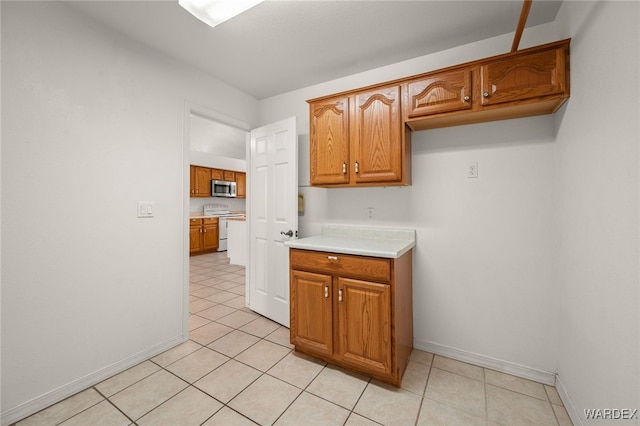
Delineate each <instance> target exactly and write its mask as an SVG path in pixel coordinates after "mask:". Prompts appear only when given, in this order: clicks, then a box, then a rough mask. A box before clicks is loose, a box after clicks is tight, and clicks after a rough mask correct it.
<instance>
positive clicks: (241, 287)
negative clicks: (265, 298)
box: [227, 284, 247, 295]
mask: <svg viewBox="0 0 640 426" xmlns="http://www.w3.org/2000/svg"><path fill="white" fill-rule="evenodd" d="M227 291H229V292H231V293H235V294H241V295H244V294H245V293H246V291H247V288H246V286H245V285H244V284H242V285H239V286H236V287H231V288H229V289H228V290H227Z"/></svg>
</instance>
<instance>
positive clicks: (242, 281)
mask: <svg viewBox="0 0 640 426" xmlns="http://www.w3.org/2000/svg"><path fill="white" fill-rule="evenodd" d="M229 281H233V282H234V283H237V284H242V286H243V287H244V286H245V285H246V282H247V278H246V277H245V276H244V275H240V276H238V277H236V278H234V279H232V280H229Z"/></svg>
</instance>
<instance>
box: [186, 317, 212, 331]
mask: <svg viewBox="0 0 640 426" xmlns="http://www.w3.org/2000/svg"><path fill="white" fill-rule="evenodd" d="M210 322H211V320H208V319H206V318H202V317H199V316H198V315H189V331H193V330H195V329H196V328H200V327H202V326H203V325H207V324H209V323H210Z"/></svg>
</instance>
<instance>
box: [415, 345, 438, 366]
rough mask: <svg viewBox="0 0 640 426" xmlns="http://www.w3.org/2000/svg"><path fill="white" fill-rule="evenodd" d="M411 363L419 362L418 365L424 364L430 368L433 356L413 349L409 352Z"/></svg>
mask: <svg viewBox="0 0 640 426" xmlns="http://www.w3.org/2000/svg"><path fill="white" fill-rule="evenodd" d="M409 359H410V360H411V361H415V362H419V363H420V364H426V365H428V366H431V363H432V362H433V354H432V353H430V352H425V351H421V350H420V349H413V350H412V351H411V356H410V357H409Z"/></svg>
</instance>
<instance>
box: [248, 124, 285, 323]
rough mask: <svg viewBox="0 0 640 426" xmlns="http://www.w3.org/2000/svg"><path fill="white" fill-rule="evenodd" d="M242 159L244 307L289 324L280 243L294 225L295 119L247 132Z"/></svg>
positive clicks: (283, 249) (283, 264)
mask: <svg viewBox="0 0 640 426" xmlns="http://www.w3.org/2000/svg"><path fill="white" fill-rule="evenodd" d="M247 160H248V164H247V166H248V167H247V171H248V182H249V184H248V185H247V221H248V225H249V228H248V231H249V232H248V234H249V236H248V239H249V259H248V261H249V262H248V265H247V266H248V267H247V283H248V287H249V288H248V292H247V296H248V297H247V306H248V307H249V308H250V309H252V310H254V311H256V312H258V313H259V314H261V315H264V316H265V317H267V318H270V319H272V320H273V321H276V322H278V323H280V324H282V325H284V326H286V327H289V249H288V247H286V246H285V245H284V243H285V241H287V240H289V239H291V238H295V236H296V234H297V229H298V208H297V206H298V137H297V132H296V119H295V117H291V118H288V119H286V120H283V121H279V122H277V123H273V124H269V125H267V126H264V127H260V128H258V129H255V130H252V131H251V137H250V141H249V155H248V156H247ZM287 233H290V234H291V235H290V236H288V235H286V234H287Z"/></svg>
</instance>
